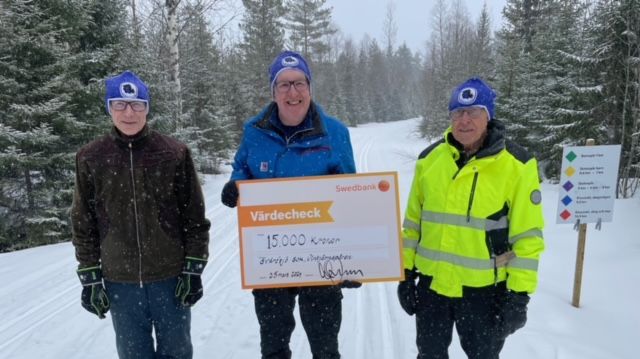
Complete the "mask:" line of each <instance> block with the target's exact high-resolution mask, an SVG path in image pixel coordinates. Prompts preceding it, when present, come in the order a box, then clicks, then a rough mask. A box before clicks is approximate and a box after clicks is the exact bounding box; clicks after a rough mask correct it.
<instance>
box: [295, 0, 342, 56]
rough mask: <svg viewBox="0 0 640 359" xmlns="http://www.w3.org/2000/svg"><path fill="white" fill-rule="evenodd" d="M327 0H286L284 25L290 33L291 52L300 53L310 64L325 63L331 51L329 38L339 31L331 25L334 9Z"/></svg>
mask: <svg viewBox="0 0 640 359" xmlns="http://www.w3.org/2000/svg"><path fill="white" fill-rule="evenodd" d="M325 3H326V0H286V2H285V7H284V8H285V9H286V13H285V15H284V19H285V21H284V23H285V26H286V28H287V30H288V33H289V39H288V44H289V48H290V49H291V50H295V51H298V52H300V53H301V54H302V56H304V58H305V59H307V61H308V62H310V65H311V66H313V64H314V63H320V62H322V61H324V56H325V55H326V53H327V52H328V51H329V44H328V37H329V36H331V35H333V34H334V33H335V32H336V31H337V30H336V29H335V28H334V26H333V25H332V23H331V11H332V8H330V7H325Z"/></svg>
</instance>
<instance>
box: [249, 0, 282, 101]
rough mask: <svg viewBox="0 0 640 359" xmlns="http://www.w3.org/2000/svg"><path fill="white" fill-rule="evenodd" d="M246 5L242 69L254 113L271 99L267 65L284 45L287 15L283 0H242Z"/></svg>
mask: <svg viewBox="0 0 640 359" xmlns="http://www.w3.org/2000/svg"><path fill="white" fill-rule="evenodd" d="M242 4H243V5H244V8H245V13H244V18H243V19H242V21H241V23H240V29H241V30H242V35H243V41H242V43H241V44H240V49H241V51H242V55H243V66H242V69H241V72H240V75H242V76H241V77H239V78H238V81H242V85H243V86H242V87H241V89H240V90H241V92H240V93H239V94H238V96H242V97H243V98H244V99H245V101H246V102H247V103H248V106H247V107H248V109H249V111H251V113H252V114H255V113H256V112H257V111H259V110H260V109H261V108H262V107H263V106H264V105H265V104H266V103H268V102H269V101H270V99H271V95H270V90H269V85H268V79H267V78H266V77H267V76H266V74H267V73H268V72H267V68H268V67H269V65H270V64H271V61H273V58H274V57H276V55H277V54H278V53H279V52H280V51H282V49H283V48H284V26H283V24H282V20H281V17H282V16H283V15H284V8H283V6H282V0H242Z"/></svg>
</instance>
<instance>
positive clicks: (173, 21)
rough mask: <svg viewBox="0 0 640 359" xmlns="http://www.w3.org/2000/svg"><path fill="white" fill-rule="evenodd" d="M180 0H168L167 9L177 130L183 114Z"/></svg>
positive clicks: (168, 41) (172, 89) (171, 78)
mask: <svg viewBox="0 0 640 359" xmlns="http://www.w3.org/2000/svg"><path fill="white" fill-rule="evenodd" d="M179 4H180V0H166V1H165V7H166V10H167V37H166V39H167V48H168V49H169V58H168V59H167V60H168V63H169V82H170V86H171V91H172V92H173V94H174V97H173V98H174V101H175V106H174V109H173V110H174V119H173V120H174V121H175V126H174V127H175V130H178V129H180V128H181V124H180V116H181V115H182V87H181V85H180V50H179V47H178V39H179V32H178V5H179Z"/></svg>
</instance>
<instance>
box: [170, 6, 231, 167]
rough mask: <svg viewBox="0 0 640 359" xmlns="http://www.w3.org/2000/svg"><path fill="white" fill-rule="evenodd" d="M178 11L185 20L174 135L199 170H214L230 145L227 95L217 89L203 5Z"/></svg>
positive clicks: (217, 69)
mask: <svg viewBox="0 0 640 359" xmlns="http://www.w3.org/2000/svg"><path fill="white" fill-rule="evenodd" d="M181 14H182V17H183V18H185V19H188V22H187V23H185V26H184V27H183V30H182V34H181V41H180V53H181V54H182V55H181V57H180V61H181V65H180V67H181V69H182V75H181V77H182V90H183V95H182V100H183V111H184V113H183V114H182V116H183V120H182V121H181V122H182V123H183V127H182V129H181V131H180V132H179V133H177V134H176V135H179V136H178V138H180V139H181V140H183V141H184V142H185V143H187V144H188V145H189V147H190V148H191V149H192V151H193V152H194V157H195V158H196V162H197V164H198V167H199V170H200V171H202V172H204V173H217V172H218V170H219V168H218V167H219V164H220V162H221V159H222V158H223V157H225V155H226V150H227V148H229V147H230V146H231V144H230V143H229V137H231V136H230V133H229V131H230V129H231V128H230V127H231V126H232V125H233V123H231V122H230V121H229V120H228V118H227V117H226V115H225V114H224V112H223V110H224V109H226V107H224V104H225V102H226V101H227V96H224V94H223V93H222V92H221V88H222V86H221V85H220V83H221V74H222V72H223V70H222V68H221V61H220V52H219V50H218V49H217V48H216V47H215V46H214V43H213V35H212V34H211V32H210V30H209V28H208V25H207V20H206V18H205V9H204V7H203V4H201V3H199V4H195V5H191V4H186V5H185V6H184V8H183V10H182V12H181Z"/></svg>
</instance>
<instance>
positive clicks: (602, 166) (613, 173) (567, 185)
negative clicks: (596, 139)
mask: <svg viewBox="0 0 640 359" xmlns="http://www.w3.org/2000/svg"><path fill="white" fill-rule="evenodd" d="M619 162H620V145H607V146H572V147H565V148H564V151H563V152H562V170H561V175H560V189H559V190H558V212H557V215H556V220H557V221H556V223H571V224H575V223H577V222H578V221H580V222H579V223H581V224H584V223H601V222H611V221H612V219H613V202H614V199H615V197H616V181H617V179H618V163H619Z"/></svg>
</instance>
